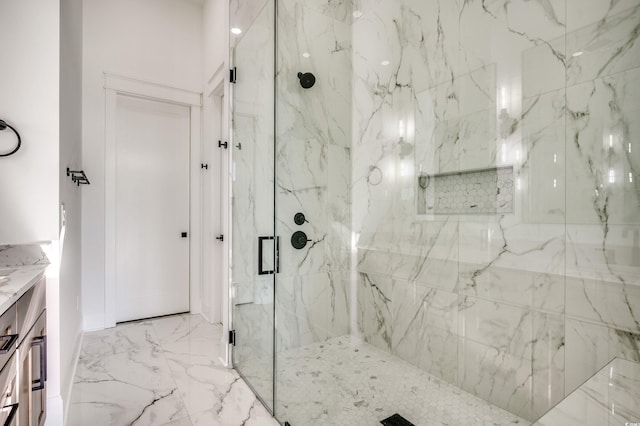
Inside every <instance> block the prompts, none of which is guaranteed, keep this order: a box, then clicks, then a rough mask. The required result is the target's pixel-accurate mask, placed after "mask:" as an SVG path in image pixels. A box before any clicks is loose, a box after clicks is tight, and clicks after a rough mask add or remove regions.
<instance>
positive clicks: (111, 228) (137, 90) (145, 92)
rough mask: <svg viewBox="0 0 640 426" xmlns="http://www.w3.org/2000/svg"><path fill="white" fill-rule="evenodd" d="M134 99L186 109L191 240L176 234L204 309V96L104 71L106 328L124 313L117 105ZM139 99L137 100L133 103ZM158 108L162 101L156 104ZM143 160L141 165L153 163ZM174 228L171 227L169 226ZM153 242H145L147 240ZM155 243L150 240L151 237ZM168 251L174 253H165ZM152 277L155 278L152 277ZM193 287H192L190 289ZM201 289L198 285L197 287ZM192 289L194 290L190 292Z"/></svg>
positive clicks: (193, 300)
mask: <svg viewBox="0 0 640 426" xmlns="http://www.w3.org/2000/svg"><path fill="white" fill-rule="evenodd" d="M125 98H129V99H128V102H129V103H130V104H131V103H133V104H136V103H138V104H139V103H140V102H143V103H145V102H146V103H147V104H145V105H152V104H149V102H155V104H171V106H173V107H176V108H178V109H177V110H178V111H179V110H180V108H183V111H187V112H188V113H187V115H188V126H189V132H188V135H189V140H188V144H187V145H186V146H185V147H184V149H185V150H186V158H187V159H188V162H189V164H188V166H187V167H188V169H187V170H188V176H189V177H188V179H189V181H190V188H189V195H187V196H186V198H184V199H183V201H182V202H184V203H187V205H188V206H190V208H188V209H187V211H189V216H188V223H187V224H186V227H187V229H186V230H184V231H185V232H188V233H189V234H188V239H182V238H181V235H180V232H183V230H180V231H179V232H178V234H176V233H175V231H174V232H171V233H172V235H176V240H175V241H176V243H177V244H178V245H179V244H187V245H188V247H189V248H188V253H190V254H191V255H190V256H188V269H189V274H188V279H189V282H190V283H189V284H187V298H189V299H190V310H191V311H192V312H198V311H199V293H198V292H197V291H194V286H192V285H190V284H192V283H194V282H199V279H200V259H199V256H198V254H199V249H200V235H199V234H200V197H199V194H200V182H199V179H197V177H198V174H199V164H200V163H199V162H200V143H199V141H200V134H201V104H202V95H201V94H200V93H196V92H192V91H188V90H183V89H179V88H174V87H169V86H163V85H159V84H155V83H149V82H145V81H141V80H136V79H133V78H129V77H122V76H117V75H113V74H105V100H106V105H105V107H106V108H105V112H106V117H105V142H106V143H105V147H106V148H105V328H106V327H113V326H115V324H116V320H117V321H121V320H122V319H121V318H117V309H116V294H117V292H116V290H117V285H116V282H117V275H118V273H117V265H118V253H117V250H116V248H117V236H118V234H117V230H118V196H117V194H118V185H119V182H118V178H117V176H118V173H117V172H118V143H117V141H118V135H117V129H116V128H117V122H118V107H119V104H122V99H125ZM134 101H137V102H134ZM156 107H157V105H156ZM148 163H149V162H147V163H144V162H143V161H142V165H145V164H146V165H147V166H149V165H150V164H148ZM166 232H167V233H169V232H170V231H166ZM147 243H148V242H146V241H145V242H142V244H143V245H146V244H147ZM149 243H151V242H149ZM165 256H169V257H170V256H171V255H167V254H165ZM163 261H165V260H162V261H161V260H160V259H158V260H157V261H151V262H150V264H156V265H157V264H159V263H161V262H163ZM149 281H152V280H149ZM189 289H190V291H189ZM196 290H197V288H196ZM189 293H190V294H189Z"/></svg>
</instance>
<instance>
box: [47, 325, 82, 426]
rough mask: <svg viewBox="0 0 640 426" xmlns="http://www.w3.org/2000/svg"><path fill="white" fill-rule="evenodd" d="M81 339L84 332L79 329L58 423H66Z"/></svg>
mask: <svg viewBox="0 0 640 426" xmlns="http://www.w3.org/2000/svg"><path fill="white" fill-rule="evenodd" d="M83 340H84V333H83V332H82V331H81V332H80V335H79V336H78V338H77V339H76V345H75V349H74V351H73V360H74V362H73V368H72V369H71V381H70V382H69V386H67V389H64V390H63V392H64V399H63V400H62V410H63V417H62V423H60V425H66V424H67V419H68V417H69V404H70V403H71V392H72V391H73V381H74V378H75V377H76V370H77V369H78V360H79V359H80V350H81V349H82V342H83ZM47 411H48V410H47ZM48 416H49V414H48V412H47V417H48ZM45 426H48V425H45Z"/></svg>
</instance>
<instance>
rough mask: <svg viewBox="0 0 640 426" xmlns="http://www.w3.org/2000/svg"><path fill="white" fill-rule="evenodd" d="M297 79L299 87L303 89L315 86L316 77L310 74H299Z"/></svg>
mask: <svg viewBox="0 0 640 426" xmlns="http://www.w3.org/2000/svg"><path fill="white" fill-rule="evenodd" d="M298 78H299V79H300V86H302V88H303V89H310V88H312V87H313V85H314V84H316V76H315V75H313V74H311V73H310V72H305V73H301V72H299V73H298Z"/></svg>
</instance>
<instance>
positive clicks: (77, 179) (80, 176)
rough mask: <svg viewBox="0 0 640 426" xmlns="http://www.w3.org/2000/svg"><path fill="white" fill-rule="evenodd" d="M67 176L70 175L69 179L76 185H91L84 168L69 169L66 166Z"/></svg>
mask: <svg viewBox="0 0 640 426" xmlns="http://www.w3.org/2000/svg"><path fill="white" fill-rule="evenodd" d="M67 176H71V181H72V182H73V183H75V184H76V185H78V186H80V185H91V182H89V178H87V175H86V174H85V172H84V170H71V169H69V168H68V167H67Z"/></svg>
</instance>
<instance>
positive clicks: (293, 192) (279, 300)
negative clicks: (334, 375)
mask: <svg viewBox="0 0 640 426" xmlns="http://www.w3.org/2000/svg"><path fill="white" fill-rule="evenodd" d="M348 3H349V2H307V1H296V0H278V7H277V19H276V32H277V40H278V45H277V49H276V50H277V52H276V58H277V59H276V61H277V70H278V72H277V75H276V229H277V234H278V235H279V236H280V238H281V241H282V245H281V248H280V258H281V265H280V273H279V274H278V276H277V282H276V316H277V330H276V357H277V363H276V377H275V378H276V408H275V412H276V416H277V418H278V419H279V420H280V421H282V422H284V421H288V422H290V423H291V424H292V425H308V424H313V422H317V423H315V424H340V420H339V419H338V418H337V417H335V416H334V415H333V414H334V412H333V409H332V408H331V407H340V406H341V405H340V403H341V397H342V396H341V394H340V392H335V389H334V388H331V387H324V386H321V385H319V383H318V381H320V382H324V380H325V379H326V378H328V377H329V375H330V374H331V372H330V371H329V370H327V369H325V368H324V367H323V365H324V363H325V362H329V361H328V360H325V359H324V355H323V354H320V353H317V352H316V351H317V350H318V349H319V348H320V346H323V345H325V344H326V345H327V347H329V346H331V345H333V344H340V345H341V344H342V343H343V341H342V340H341V339H348V335H349V329H350V317H349V300H350V299H349V285H350V282H351V280H350V265H351V263H350V262H351V257H350V256H351V215H350V197H351V194H350V181H351V157H350V144H351V50H350V45H351V24H350V20H351V12H350V6H348ZM311 75H312V76H313V78H312V77H311ZM311 83H312V84H311ZM298 214H302V215H304V220H302V219H301V218H302V216H301V215H298ZM296 219H299V220H296ZM305 354H307V355H308V356H310V357H312V358H314V361H310V362H308V363H307V362H306V358H305ZM322 370H324V371H322ZM314 375H316V379H313V377H314ZM318 375H319V376H318ZM320 401H321V403H319V402H320ZM322 413H325V414H322ZM319 415H320V417H318V416H319ZM312 420H313V421H312ZM343 424H346V423H343Z"/></svg>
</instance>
